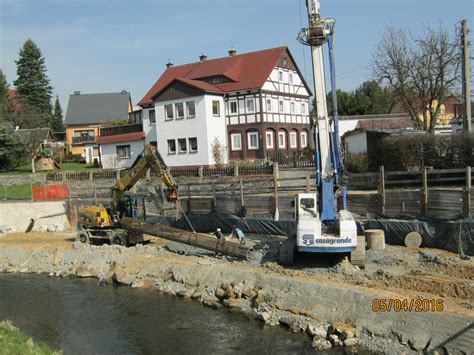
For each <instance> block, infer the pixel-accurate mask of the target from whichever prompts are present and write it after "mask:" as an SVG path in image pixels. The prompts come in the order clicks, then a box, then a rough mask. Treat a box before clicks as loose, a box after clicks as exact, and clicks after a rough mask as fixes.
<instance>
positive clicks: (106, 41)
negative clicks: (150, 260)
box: [0, 0, 474, 111]
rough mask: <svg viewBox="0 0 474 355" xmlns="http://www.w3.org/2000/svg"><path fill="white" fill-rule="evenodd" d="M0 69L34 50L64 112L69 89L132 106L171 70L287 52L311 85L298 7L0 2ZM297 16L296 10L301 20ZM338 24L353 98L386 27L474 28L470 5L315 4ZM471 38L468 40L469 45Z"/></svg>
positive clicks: (215, 1) (9, 70)
mask: <svg viewBox="0 0 474 355" xmlns="http://www.w3.org/2000/svg"><path fill="white" fill-rule="evenodd" d="M0 4H1V5H0V26H1V27H0V43H1V48H0V50H1V53H0V54H1V57H0V65H1V68H2V70H3V71H4V73H5V74H6V75H7V80H8V81H9V82H10V83H11V82H12V81H13V80H14V79H16V65H15V63H14V60H16V59H18V51H19V49H20V48H21V46H22V45H23V43H24V41H25V40H26V39H27V38H31V39H32V40H33V41H35V42H36V44H37V45H38V46H39V47H40V48H41V50H42V53H43V55H44V56H45V58H46V67H47V69H48V76H49V79H50V81H51V84H52V86H53V87H54V93H55V94H58V95H59V97H60V100H61V104H62V106H63V110H64V111H65V110H66V106H67V101H68V99H69V95H70V94H72V92H73V91H74V90H80V91H81V92H83V93H94V92H117V91H121V90H122V89H126V90H128V91H130V92H131V94H132V101H133V103H136V102H138V101H139V100H140V99H141V98H142V97H143V96H144V95H145V93H146V92H147V91H148V89H149V88H150V87H151V85H152V84H153V83H154V82H155V81H156V79H157V78H158V77H159V76H160V75H161V73H162V72H163V70H164V69H165V63H166V62H167V61H168V59H171V61H172V62H173V63H174V64H184V63H189V62H193V61H196V60H198V56H199V55H200V54H201V53H205V54H206V55H207V56H208V57H209V58H216V57H221V56H224V55H227V50H228V49H229V48H230V47H231V46H233V47H234V48H235V49H236V50H237V51H238V52H239V53H243V52H249V51H254V50H260V49H265V48H271V47H277V46H281V45H287V46H288V47H289V48H290V50H291V52H292V53H293V55H294V56H295V58H296V61H297V64H298V65H299V67H300V69H301V70H302V71H303V73H305V76H306V77H307V78H308V79H309V78H310V77H311V65H310V63H311V59H310V52H309V49H308V48H305V47H303V46H302V45H300V44H299V43H298V42H297V41H296V34H297V33H298V31H299V30H300V28H301V27H302V26H307V16H306V6H305V1H304V0H193V1H190V0H135V1H132V0H0ZM300 10H301V11H300ZM321 14H322V16H323V17H333V18H335V19H336V21H337V23H336V36H335V39H336V67H337V73H338V78H337V86H338V88H341V89H344V90H352V89H354V88H356V87H357V86H359V85H360V84H361V83H362V82H363V81H364V80H367V79H369V78H370V60H371V56H372V53H373V52H374V48H375V45H376V44H377V42H378V41H379V40H380V39H381V37H382V34H383V31H384V28H386V27H387V26H395V27H401V28H406V29H409V30H411V31H412V32H413V33H414V34H415V35H416V34H421V33H422V32H423V28H424V26H426V25H431V26H433V27H442V28H445V29H447V30H448V31H449V33H451V34H453V35H454V28H455V24H457V23H459V21H460V20H461V19H467V20H468V22H469V25H470V27H471V28H474V23H473V21H472V20H473V2H472V0H321ZM471 38H472V36H471Z"/></svg>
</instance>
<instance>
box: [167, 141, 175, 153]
mask: <svg viewBox="0 0 474 355" xmlns="http://www.w3.org/2000/svg"><path fill="white" fill-rule="evenodd" d="M168 154H176V141H175V140H174V139H168Z"/></svg>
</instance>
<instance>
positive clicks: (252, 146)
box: [247, 132, 259, 150]
mask: <svg viewBox="0 0 474 355" xmlns="http://www.w3.org/2000/svg"><path fill="white" fill-rule="evenodd" d="M252 137H256V138H255V143H256V144H252ZM247 147H248V148H247V149H248V150H258V149H259V144H258V132H247Z"/></svg>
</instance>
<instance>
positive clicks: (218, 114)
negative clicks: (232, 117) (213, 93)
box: [212, 100, 221, 117]
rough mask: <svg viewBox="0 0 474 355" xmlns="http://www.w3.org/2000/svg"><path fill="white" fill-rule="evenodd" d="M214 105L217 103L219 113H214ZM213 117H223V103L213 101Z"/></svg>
mask: <svg viewBox="0 0 474 355" xmlns="http://www.w3.org/2000/svg"><path fill="white" fill-rule="evenodd" d="M214 103H217V113H214ZM212 115H213V116H214V117H220V115H221V103H220V101H219V100H212Z"/></svg>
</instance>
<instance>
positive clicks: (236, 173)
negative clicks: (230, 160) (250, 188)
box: [234, 165, 239, 176]
mask: <svg viewBox="0 0 474 355" xmlns="http://www.w3.org/2000/svg"><path fill="white" fill-rule="evenodd" d="M234 176H239V166H238V165H236V166H234Z"/></svg>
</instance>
